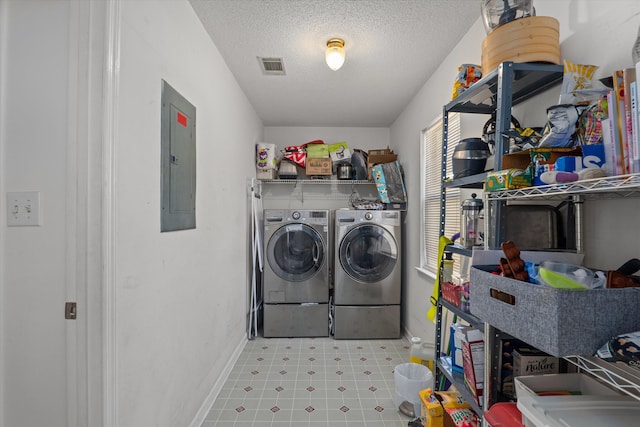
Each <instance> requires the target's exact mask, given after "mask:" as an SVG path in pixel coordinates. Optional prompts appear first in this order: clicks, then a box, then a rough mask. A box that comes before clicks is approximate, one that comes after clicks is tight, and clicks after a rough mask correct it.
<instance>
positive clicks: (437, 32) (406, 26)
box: [189, 0, 480, 127]
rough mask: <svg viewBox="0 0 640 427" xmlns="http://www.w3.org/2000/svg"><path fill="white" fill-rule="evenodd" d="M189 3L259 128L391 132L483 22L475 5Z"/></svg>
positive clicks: (433, 0) (268, 0)
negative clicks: (329, 53)
mask: <svg viewBox="0 0 640 427" xmlns="http://www.w3.org/2000/svg"><path fill="white" fill-rule="evenodd" d="M189 1H190V3H191V5H192V6H193V9H194V10H195V12H196V14H197V15H198V16H199V18H200V20H201V21H202V23H203V25H204V27H205V28H206V30H207V32H208V33H209V35H210V36H211V39H212V40H213V42H214V43H215V45H216V46H217V47H218V50H219V51H220V53H221V54H222V56H223V58H224V60H225V61H226V63H227V65H228V66H229V68H230V69H231V71H232V73H233V74H234V75H235V77H236V79H237V80H238V83H239V84H240V86H241V87H242V89H243V90H244V92H245V93H246V95H247V97H248V98H249V100H250V102H251V104H252V105H253V107H254V108H255V109H256V111H257V113H258V115H259V116H260V117H261V119H262V120H263V122H264V125H265V126H336V127H337V126H353V127H357V126H370V127H387V126H390V125H391V124H392V123H393V121H394V120H395V119H396V118H397V117H398V115H399V114H400V113H401V112H402V110H403V109H404V108H405V107H406V106H407V104H408V103H409V102H410V100H411V99H412V97H413V96H414V95H415V94H416V93H417V91H418V90H419V89H420V88H421V87H422V86H423V85H424V83H425V82H426V81H427V79H428V78H429V76H430V75H431V73H432V72H433V71H434V70H435V69H436V68H437V67H438V66H439V64H440V63H441V62H442V60H443V58H445V57H446V56H447V54H448V53H449V52H450V50H451V49H452V48H453V47H454V46H455V45H456V44H457V43H458V41H459V40H460V39H461V38H462V36H463V35H464V34H465V33H466V32H467V31H468V29H469V28H470V27H471V26H472V25H473V23H474V22H475V21H476V20H477V19H478V18H479V16H480V1H479V0H343V1H336V0H189ZM332 37H341V38H343V39H344V40H345V50H346V61H345V64H344V66H343V67H342V68H341V69H340V70H338V71H332V70H330V69H329V67H327V65H326V63H325V62H324V51H325V47H326V42H327V40H328V39H329V38H332ZM258 57H277V58H282V59H283V62H284V68H285V72H286V74H285V75H284V76H274V75H265V74H263V72H262V69H261V67H260V63H259V60H258ZM449 83H450V82H447V84H449Z"/></svg>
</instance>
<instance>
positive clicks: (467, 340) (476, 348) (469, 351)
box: [462, 328, 484, 406]
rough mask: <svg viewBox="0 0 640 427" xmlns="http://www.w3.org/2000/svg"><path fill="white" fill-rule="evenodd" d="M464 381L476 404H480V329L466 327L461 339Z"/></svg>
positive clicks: (481, 392) (481, 358)
mask: <svg viewBox="0 0 640 427" xmlns="http://www.w3.org/2000/svg"><path fill="white" fill-rule="evenodd" d="M462 365H463V368H464V383H465V385H466V386H467V389H468V390H469V391H470V392H471V395H472V396H473V398H474V399H475V401H476V403H477V404H478V406H482V401H483V394H484V393H483V391H484V339H483V337H482V331H480V330H478V329H476V328H468V329H466V330H465V331H464V338H463V340H462Z"/></svg>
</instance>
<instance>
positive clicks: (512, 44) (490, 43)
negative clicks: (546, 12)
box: [482, 16, 561, 75]
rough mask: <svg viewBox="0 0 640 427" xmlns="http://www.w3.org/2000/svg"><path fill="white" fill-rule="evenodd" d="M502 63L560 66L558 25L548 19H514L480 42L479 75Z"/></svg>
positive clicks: (555, 20) (556, 21)
mask: <svg viewBox="0 0 640 427" xmlns="http://www.w3.org/2000/svg"><path fill="white" fill-rule="evenodd" d="M504 61H512V62H548V63H553V64H560V63H561V59H560V23H559V22H558V20H557V19H555V18H552V17H550V16H530V17H527V18H521V19H516V20H515V21H511V22H509V23H508V24H505V25H501V26H500V27H498V28H496V29H495V30H493V31H492V32H491V33H489V35H487V37H485V39H484V40H483V41H482V74H484V75H487V74H489V73H490V72H491V71H493V70H494V69H495V68H496V67H497V66H498V65H500V64H501V63H502V62H504Z"/></svg>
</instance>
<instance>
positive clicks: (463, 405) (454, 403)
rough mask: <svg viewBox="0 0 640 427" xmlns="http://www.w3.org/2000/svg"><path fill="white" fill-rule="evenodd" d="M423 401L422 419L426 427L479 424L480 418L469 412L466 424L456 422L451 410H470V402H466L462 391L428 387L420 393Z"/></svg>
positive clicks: (453, 426)
mask: <svg viewBox="0 0 640 427" xmlns="http://www.w3.org/2000/svg"><path fill="white" fill-rule="evenodd" d="M418 394H419V396H420V400H421V402H422V405H421V411H420V420H421V421H422V425H423V426H424V427H456V426H458V425H465V426H477V425H478V419H477V417H476V416H475V415H474V414H472V413H471V414H469V416H468V418H469V419H467V420H466V424H465V423H463V424H459V423H455V422H454V421H453V419H452V417H451V415H449V411H452V410H453V411H455V410H464V411H470V408H471V407H470V405H469V403H467V402H465V401H464V399H463V398H462V396H461V395H460V393H457V392H452V391H436V392H435V393H434V392H433V390H432V389H430V388H428V389H426V390H422V391H420V392H419V393H418Z"/></svg>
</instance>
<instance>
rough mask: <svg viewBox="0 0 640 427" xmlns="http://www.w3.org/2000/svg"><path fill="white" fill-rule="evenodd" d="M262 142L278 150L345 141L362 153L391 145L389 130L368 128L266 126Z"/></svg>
mask: <svg viewBox="0 0 640 427" xmlns="http://www.w3.org/2000/svg"><path fill="white" fill-rule="evenodd" d="M264 139H265V141H264V142H270V143H272V144H276V145H277V146H278V148H279V149H283V148H284V147H285V146H288V145H301V144H304V143H305V142H309V141H313V140H316V139H321V140H323V141H324V143H325V144H335V143H336V142H341V141H345V142H346V143H347V144H348V145H349V148H352V149H353V148H358V149H361V150H364V151H368V150H373V149H376V148H386V147H387V146H389V145H391V142H390V140H389V128H370V127H366V128H363V127H304V126H302V127H294V126H291V127H287V126H266V127H265V128H264Z"/></svg>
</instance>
